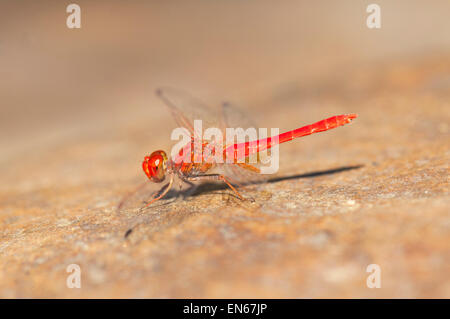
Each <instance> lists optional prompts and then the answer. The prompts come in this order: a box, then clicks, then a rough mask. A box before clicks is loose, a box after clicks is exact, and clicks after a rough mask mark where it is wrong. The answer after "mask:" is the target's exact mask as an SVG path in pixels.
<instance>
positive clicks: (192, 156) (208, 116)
mask: <svg viewBox="0 0 450 319" xmlns="http://www.w3.org/2000/svg"><path fill="white" fill-rule="evenodd" d="M156 94H157V96H158V97H159V98H160V99H161V100H162V101H163V102H164V104H165V105H166V106H167V107H168V108H169V110H170V113H171V114H172V116H173V118H174V119H175V122H176V123H177V125H178V126H179V127H184V128H185V129H187V131H188V132H189V134H190V136H191V142H188V143H187V144H186V145H185V146H184V147H182V148H180V150H179V151H178V152H177V153H178V154H177V156H175V157H173V156H172V158H169V157H168V156H167V154H166V152H164V151H162V150H157V151H154V152H153V153H151V154H150V155H149V156H145V158H144V161H143V162H142V168H143V170H144V172H145V174H146V175H147V177H148V178H149V179H150V181H151V182H153V183H157V184H158V183H161V182H163V181H164V180H168V183H167V184H166V185H164V186H163V187H162V188H160V189H159V190H158V191H156V192H154V193H153V194H151V195H150V196H149V194H148V192H147V191H145V190H144V191H142V190H143V189H144V187H145V186H146V185H148V184H150V183H148V181H146V182H145V183H144V184H142V185H140V186H139V187H138V188H137V189H136V190H135V191H133V192H131V193H130V194H128V195H127V196H126V197H125V198H124V199H123V200H122V201H121V202H120V204H119V206H118V208H119V209H120V208H123V207H124V206H128V204H129V203H130V202H134V204H138V203H141V204H140V205H141V207H140V208H141V209H143V208H146V207H148V206H149V205H151V204H153V203H154V202H156V201H158V200H160V199H161V198H163V197H164V196H166V195H167V193H168V192H169V190H170V189H171V188H172V186H173V184H174V180H175V178H178V179H179V180H180V189H181V187H182V185H183V183H186V184H189V185H190V186H191V191H192V190H195V187H196V185H195V184H193V183H192V182H195V181H221V182H223V183H225V184H226V185H227V186H228V187H229V188H230V189H231V190H232V191H233V193H234V194H235V195H236V196H237V197H238V198H240V199H244V197H243V196H242V195H241V193H240V192H239V191H238V190H237V187H239V186H241V185H242V183H246V182H250V181H252V180H253V181H254V180H263V179H267V175H263V176H262V175H261V174H260V173H261V169H260V168H259V167H258V164H260V163H259V162H258V163H256V164H253V163H252V164H250V163H249V161H248V158H249V157H250V156H252V155H257V156H258V155H259V154H260V152H262V151H265V150H268V149H270V148H272V147H274V146H276V145H279V144H281V143H284V142H288V141H291V140H293V139H295V138H298V137H302V136H306V135H310V134H313V133H318V132H324V131H327V130H330V129H333V128H336V127H338V126H341V125H345V124H347V123H350V122H351V121H352V120H353V119H354V118H356V117H357V115H356V114H346V115H337V116H332V117H329V118H327V119H324V120H321V121H319V122H316V123H314V124H310V125H306V126H303V127H300V128H298V129H295V130H292V131H288V132H285V133H282V134H279V135H277V136H272V137H268V138H263V139H258V140H252V141H249V140H246V141H245V142H241V143H233V144H229V145H226V143H225V141H224V142H223V144H221V145H220V147H222V148H221V149H220V150H219V152H223V157H224V158H227V161H225V162H221V163H219V162H215V161H214V160H212V158H211V154H214V152H217V151H218V150H217V143H216V142H213V141H210V140H202V139H201V140H200V143H201V147H200V149H198V148H197V149H196V147H195V145H194V141H195V138H198V137H199V136H200V137H201V136H202V135H201V133H200V132H196V130H195V125H194V120H199V119H201V120H202V121H203V125H204V127H217V128H221V129H224V128H226V127H241V128H242V127H243V128H244V129H245V128H248V127H255V126H254V125H253V123H251V121H249V120H248V119H247V118H248V117H246V116H245V114H243V113H242V112H241V111H239V110H238V109H236V108H233V107H232V106H231V105H229V104H228V103H224V104H223V105H222V110H221V113H222V114H221V116H219V117H218V116H217V115H216V114H215V113H214V111H213V110H212V109H210V108H208V107H206V106H205V105H203V103H202V102H200V101H199V100H197V99H195V98H193V97H192V96H190V95H188V94H187V93H184V92H182V91H179V90H176V89H171V88H166V89H159V90H157V91H156ZM205 124H206V125H205ZM239 124H240V125H239ZM205 150H209V151H210V152H205ZM236 150H241V151H242V152H238V151H236ZM205 153H207V154H209V157H208V158H206V157H205V155H204V154H205ZM186 154H187V156H185V155H186ZM230 158H231V160H229V159H230ZM257 158H258V161H259V156H258V157H257ZM199 159H200V160H199ZM215 171H216V172H215ZM217 171H218V172H217ZM144 196H147V198H146V199H147V200H148V199H149V197H150V200H148V201H146V202H145V201H144V204H143V199H144ZM132 197H138V199H136V198H134V199H131V198H132ZM139 197H140V199H139ZM138 205H139V204H138ZM142 205H144V206H142Z"/></svg>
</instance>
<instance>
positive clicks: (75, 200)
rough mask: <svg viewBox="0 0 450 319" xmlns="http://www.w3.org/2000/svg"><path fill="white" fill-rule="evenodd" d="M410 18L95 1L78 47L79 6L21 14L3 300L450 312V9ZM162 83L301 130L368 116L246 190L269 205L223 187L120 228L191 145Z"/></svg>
mask: <svg viewBox="0 0 450 319" xmlns="http://www.w3.org/2000/svg"><path fill="white" fill-rule="evenodd" d="M411 3H412V4H411ZM408 5H409V8H410V11H409V14H410V15H409V16H408V17H405V16H402V12H403V11H402V8H401V5H400V4H392V3H391V2H382V3H381V7H382V8H383V10H385V11H383V12H385V17H386V18H385V19H384V20H383V27H382V29H380V30H369V29H367V28H366V27H365V25H364V21H365V17H366V13H365V8H364V7H363V6H361V7H354V6H352V5H351V4H350V3H348V4H346V5H343V6H342V7H338V6H337V5H329V4H328V5H325V4H316V5H314V6H311V7H307V6H306V5H299V4H295V3H289V4H288V3H286V4H285V5H283V6H280V7H278V8H277V9H270V8H271V4H270V3H269V2H263V1H261V2H258V4H255V3H253V2H252V3H250V2H243V3H238V2H232V3H228V2H227V1H213V2H211V1H203V2H197V3H196V5H195V6H194V5H191V6H186V5H184V4H183V6H182V5H181V4H180V5H179V6H178V7H172V6H169V5H162V4H161V5H156V4H153V5H147V6H144V5H143V4H139V5H138V4H134V5H131V4H130V5H129V6H127V7H123V4H121V3H120V2H95V4H93V3H92V4H89V5H88V4H86V5H83V7H82V12H83V24H82V29H80V30H69V29H67V28H66V27H65V24H64V21H65V17H66V13H65V7H64V4H59V5H56V4H55V3H51V2H50V3H48V5H42V6H40V7H39V8H38V7H35V6H37V4H35V3H34V2H31V3H30V4H29V5H28V6H26V7H25V6H23V7H22V6H20V5H19V4H17V3H15V2H13V1H11V2H10V4H8V6H9V10H10V12H11V14H10V15H9V16H8V17H3V18H2V22H4V23H5V25H6V26H7V27H8V28H6V29H5V28H2V30H1V32H2V35H3V39H4V40H3V43H2V48H4V51H3V52H2V55H3V57H2V60H3V61H7V62H8V63H6V65H5V67H2V69H3V72H4V74H5V75H7V77H2V79H1V80H0V81H1V85H0V88H1V89H0V90H1V95H2V96H3V97H4V98H2V106H1V112H2V113H3V114H4V116H3V115H2V117H1V128H2V131H3V132H2V134H1V136H2V137H1V139H2V140H1V142H0V146H1V147H2V153H1V155H0V163H1V164H2V165H0V176H1V181H2V183H1V185H0V225H1V232H0V297H19V298H23V297H43V298H48V297H62V298H71V297H74V298H78V297H83V298H94V297H113V298H115V297H136V298H141V297H150V298H161V297H162V298H166V297H178V298H183V297H201V298H205V297H210V298H226V297H234V298H246V297H264V298H284V297H287V298H301V297H308V298H311V297H313V298H314V297H332V298H333V297H344V298H348V297H368V298H372V297H394V298H396V297H406V298H409V297H422V298H429V297H447V298H449V297H450V277H449V271H448V270H449V262H450V247H449V242H450V218H449V206H450V199H449V193H448V192H449V189H448V185H449V168H448V163H449V159H450V150H449V145H450V133H449V125H450V105H449V101H450V99H449V98H450V90H449V89H450V54H449V53H450V43H449V39H448V36H447V37H445V36H446V35H448V33H449V31H450V23H449V21H448V19H446V18H445V12H448V9H449V7H448V3H447V2H445V1H442V2H439V1H436V2H435V4H434V6H429V7H426V8H424V7H423V6H425V4H420V2H417V3H415V2H408ZM330 6H331V7H330ZM38 9H39V10H38ZM444 9H445V10H444ZM36 10H38V11H36ZM2 12H4V11H3V10H2ZM19 12H20V14H19ZM36 12H38V14H36ZM394 17H397V19H395V18H394ZM411 17H412V18H414V17H422V18H421V20H415V21H422V22H421V23H423V25H422V24H420V23H419V25H415V24H414V25H412V26H408V30H405V28H406V27H404V25H405V23H408V21H410V18H411ZM423 21H425V22H423ZM426 21H428V22H430V21H433V22H435V23H438V22H439V23H440V24H439V25H440V27H439V28H438V29H439V30H441V31H442V32H438V31H436V30H435V29H433V28H432V26H428V24H426V23H427V22H426ZM425 24H426V25H425ZM269 26H271V27H269ZM7 29H8V30H10V31H11V32H7ZM418 42H420V44H421V45H420V46H419V45H418V44H417V43H418ZM2 50H3V49H2ZM160 84H170V85H172V86H176V87H181V88H183V89H185V90H188V91H190V92H191V93H192V94H194V95H196V96H199V97H200V98H202V99H203V100H205V101H207V102H208V104H211V105H217V104H218V103H219V102H220V101H221V100H223V99H231V100H233V101H236V102H238V104H240V105H242V106H241V108H244V109H245V110H246V111H247V112H248V113H251V114H255V117H256V120H257V121H258V122H260V123H261V125H262V126H263V127H279V128H280V130H281V131H283V130H288V129H292V128H295V127H298V126H301V125H304V124H309V123H311V122H314V121H316V120H320V119H322V118H325V117H328V116H331V115H335V114H343V113H352V112H355V113H358V115H359V117H358V118H357V119H356V120H355V121H354V122H353V123H352V124H351V125H348V126H345V127H342V128H339V129H336V130H332V131H329V132H326V133H321V134H317V135H313V136H310V137H307V138H304V139H301V140H296V141H294V142H291V143H287V144H285V145H283V146H282V147H281V148H280V156H281V160H280V171H279V173H277V175H276V176H274V177H273V178H272V180H271V181H270V182H268V183H261V184H257V185H253V186H250V187H247V188H245V189H244V190H243V194H244V195H245V196H251V197H253V198H254V199H255V200H256V202H255V203H251V202H246V201H244V202H242V201H239V200H237V199H236V198H234V197H233V196H232V194H231V193H230V191H229V190H228V189H226V188H221V187H208V186H206V187H202V188H201V189H200V191H198V192H196V193H195V194H193V195H192V196H189V197H187V198H185V199H183V200H175V201H174V198H169V199H167V200H163V201H161V204H160V205H155V206H152V207H150V208H148V209H146V210H144V211H140V212H138V211H134V210H124V211H121V212H120V213H118V212H117V211H116V210H115V208H116V206H117V204H118V202H119V201H120V199H121V198H122V197H123V196H124V195H125V194H126V193H127V192H128V191H129V190H131V189H133V188H134V187H135V186H136V185H138V184H139V183H140V182H142V181H145V176H144V174H143V173H142V172H141V168H140V163H141V161H142V159H143V156H144V155H146V154H149V153H150V152H152V151H153V150H155V149H160V148H165V149H166V150H168V149H169V147H170V145H171V141H170V133H171V129H172V128H173V127H175V123H174V122H173V120H172V119H171V118H170V115H169V113H168V112H167V111H166V109H165V108H164V106H163V105H162V103H161V102H160V101H158V100H157V99H156V97H155V96H154V94H153V91H154V89H155V88H156V87H158V86H159V85H160ZM130 229H132V231H130ZM126 233H127V236H125V234H126ZM71 264H77V265H79V266H80V269H81V284H82V287H81V289H69V288H68V287H67V285H66V280H67V277H68V275H69V273H67V271H66V269H67V267H68V266H69V265H71ZM371 264H377V265H379V266H380V269H381V289H370V288H368V287H367V284H366V280H367V277H368V276H369V275H370V273H368V272H367V271H366V270H367V267H368V265H371Z"/></svg>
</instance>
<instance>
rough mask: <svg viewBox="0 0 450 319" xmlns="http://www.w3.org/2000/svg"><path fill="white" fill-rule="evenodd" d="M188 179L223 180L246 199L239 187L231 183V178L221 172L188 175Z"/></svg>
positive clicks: (238, 195)
mask: <svg viewBox="0 0 450 319" xmlns="http://www.w3.org/2000/svg"><path fill="white" fill-rule="evenodd" d="M186 179H188V180H190V181H198V180H213V181H217V180H221V181H223V182H224V183H225V184H227V185H228V187H229V188H231V190H232V191H233V192H234V193H235V194H236V195H237V197H239V199H241V200H244V197H242V195H241V194H240V193H239V192H238V191H237V189H236V188H235V187H234V186H233V185H231V182H230V179H229V178H228V177H226V176H225V175H221V174H204V175H196V176H192V177H186Z"/></svg>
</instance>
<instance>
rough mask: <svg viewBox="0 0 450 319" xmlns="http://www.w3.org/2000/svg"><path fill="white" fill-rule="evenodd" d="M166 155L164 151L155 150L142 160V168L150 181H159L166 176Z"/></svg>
mask: <svg viewBox="0 0 450 319" xmlns="http://www.w3.org/2000/svg"><path fill="white" fill-rule="evenodd" d="M166 164H167V155H166V152H164V151H155V152H153V153H152V154H150V156H146V157H145V158H144V161H143V162H142V169H143V170H144V172H145V175H147V176H148V178H150V180H151V181H152V182H155V183H160V182H162V181H163V180H164V178H165V177H166V176H165V174H166V169H167V165H166Z"/></svg>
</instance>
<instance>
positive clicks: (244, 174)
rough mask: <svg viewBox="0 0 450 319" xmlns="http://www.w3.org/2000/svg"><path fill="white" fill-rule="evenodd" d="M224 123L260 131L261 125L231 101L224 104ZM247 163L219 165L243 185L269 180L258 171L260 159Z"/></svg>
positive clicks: (220, 168)
mask: <svg viewBox="0 0 450 319" xmlns="http://www.w3.org/2000/svg"><path fill="white" fill-rule="evenodd" d="M222 123H223V126H224V127H229V128H235V129H236V128H242V129H244V130H247V129H252V128H253V129H255V130H256V132H257V133H258V128H259V126H258V125H257V124H256V121H255V120H254V119H253V118H252V117H250V116H249V115H248V114H247V113H246V112H245V111H243V110H242V109H240V108H238V107H236V106H235V105H233V104H231V103H229V102H225V103H223V104H222ZM250 140H251V139H250V135H245V139H244V141H245V142H249V141H250ZM224 144H225V143H224ZM226 146H229V145H226ZM245 164H247V165H245ZM245 164H243V165H236V164H226V163H225V164H223V165H220V166H219V170H221V171H222V172H223V174H224V175H225V176H228V177H230V178H231V179H232V180H233V181H236V182H237V183H239V184H241V185H247V184H252V183H262V182H264V181H267V180H268V178H269V176H268V175H265V174H259V173H258V172H256V170H259V169H260V167H261V163H260V162H259V161H257V162H255V163H250V162H249V159H247V161H246V163H245ZM249 165H250V166H249ZM255 169H256V170H255Z"/></svg>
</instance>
